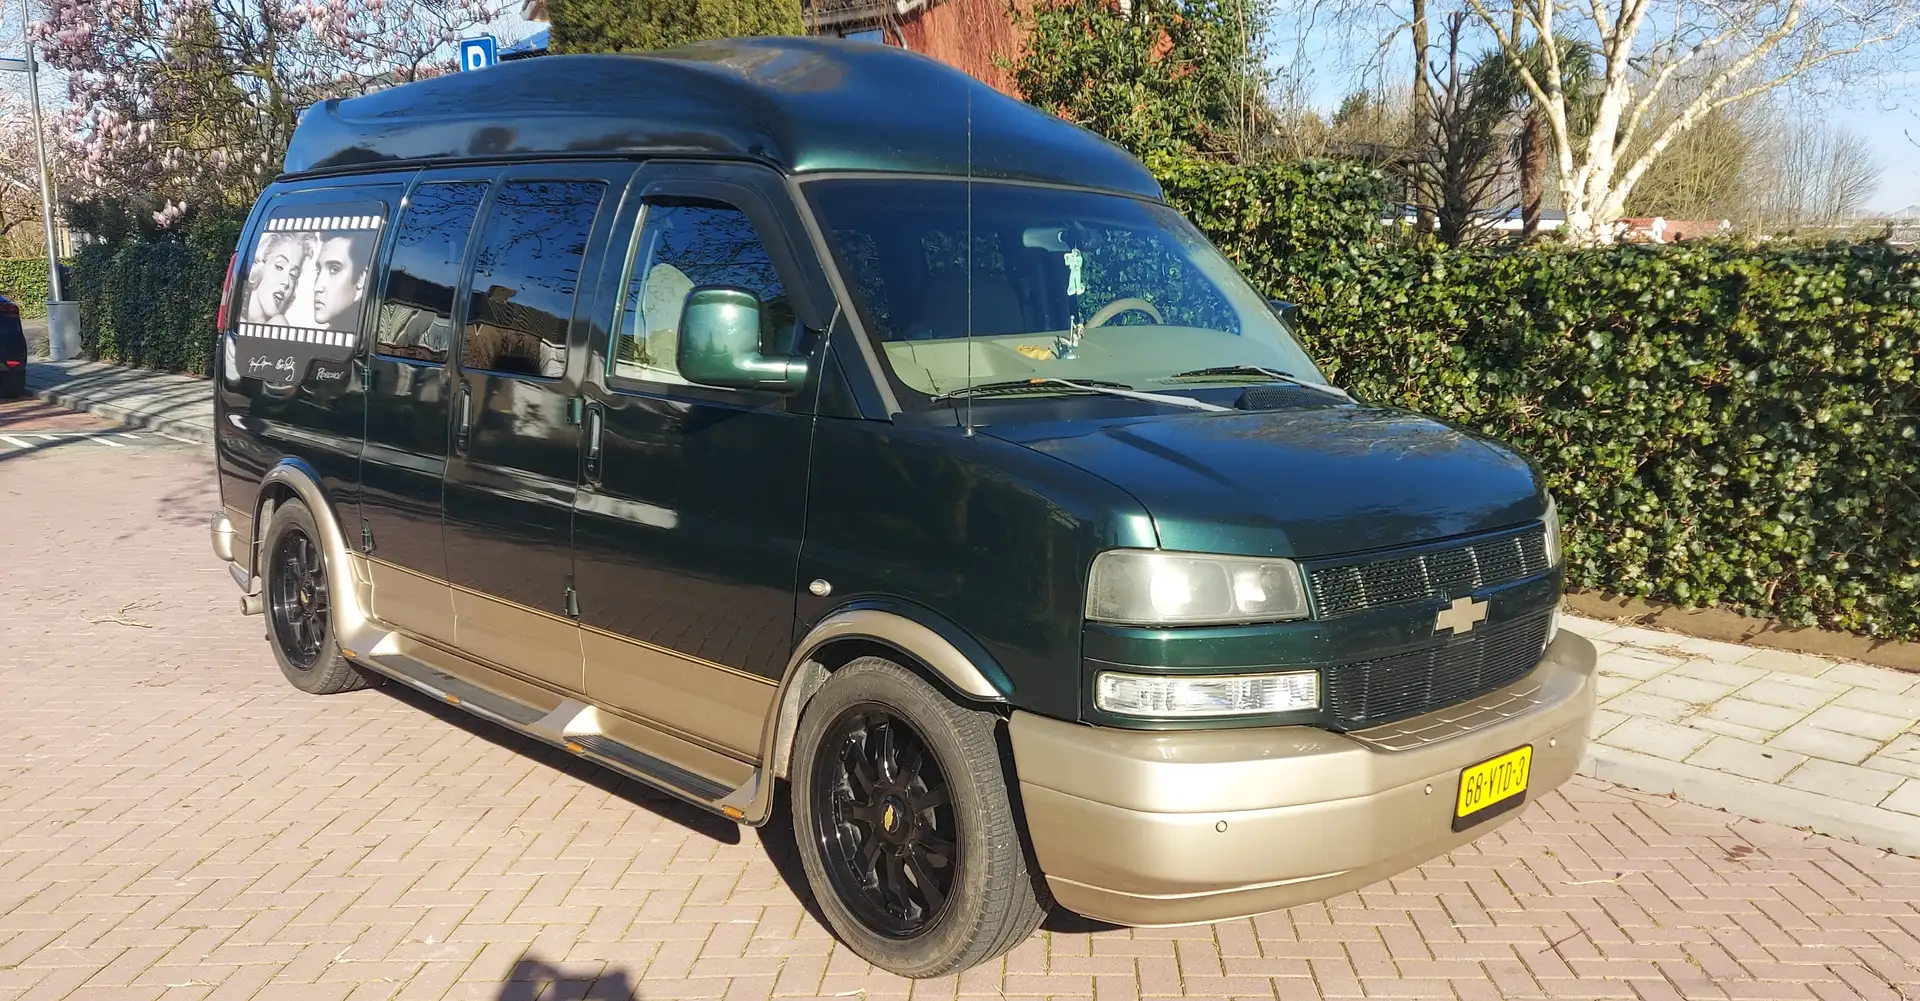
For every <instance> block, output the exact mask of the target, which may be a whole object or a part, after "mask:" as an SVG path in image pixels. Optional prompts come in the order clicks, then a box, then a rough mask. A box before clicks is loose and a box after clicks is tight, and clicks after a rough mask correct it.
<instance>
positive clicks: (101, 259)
mask: <svg viewBox="0 0 1920 1001" xmlns="http://www.w3.org/2000/svg"><path fill="white" fill-rule="evenodd" d="M231 228H232V227H231V226H225V227H222V228H221V229H220V230H219V232H218V233H213V234H208V238H207V239H201V238H199V237H200V234H199V233H198V232H195V233H193V234H190V235H189V236H188V237H186V238H181V237H171V236H170V237H166V238H163V239H160V240H155V241H151V242H149V241H140V240H135V241H130V242H127V243H124V244H120V245H118V246H113V245H106V244H97V245H92V246H88V247H85V248H82V250H81V252H80V255H79V257H78V259H77V260H76V261H75V263H74V267H73V284H74V286H75V289H74V291H73V292H72V293H70V294H72V295H73V296H74V297H75V298H77V299H78V300H79V301H80V349H81V351H82V352H83V353H84V354H86V355H87V356H88V357H91V358H98V359H100V360H101V361H111V362H117V363H119V364H122V365H134V366H138V367H141V368H155V369H161V370H163V371H169V372H192V373H194V374H197V375H212V374H213V359H214V353H213V352H214V336H213V330H214V317H215V315H216V314H217V313H218V312H219V309H220V286H221V284H222V282H224V281H225V280H226V276H227V261H228V259H229V258H230V257H231V255H232V253H233V242H232V240H231V238H230V231H231ZM222 238H226V242H225V244H224V246H223V245H222V244H221V242H220V240H221V239H222Z"/></svg>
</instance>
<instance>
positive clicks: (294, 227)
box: [229, 202, 386, 386]
mask: <svg viewBox="0 0 1920 1001" xmlns="http://www.w3.org/2000/svg"><path fill="white" fill-rule="evenodd" d="M385 223H386V206H385V205H384V204H382V203H380V202H355V203H350V204H340V205H303V206H298V207H288V208H284V209H279V210H277V211H275V212H274V214H273V215H272V216H270V217H269V218H268V219H267V222H266V225H265V226H264V227H262V229H261V231H260V236H259V238H258V239H256V240H255V241H254V246H253V253H252V255H251V257H250V258H249V260H248V261H247V270H246V285H245V292H244V294H243V298H242V300H241V302H240V308H239V314H240V317H239V325H238V329H237V330H236V333H237V334H238V343H237V344H236V345H235V348H236V350H235V351H234V356H233V358H232V359H231V363H230V367H229V374H237V375H238V376H241V377H246V378H255V379H260V380H262V381H264V382H266V383H268V384H270V385H281V386H284V385H289V384H292V383H295V382H300V381H302V380H303V379H304V378H305V376H306V373H307V372H308V370H309V369H311V368H313V367H314V365H315V363H316V362H320V363H326V362H344V361H346V360H347V359H349V358H351V357H352V355H353V353H354V351H355V350H356V349H357V348H358V347H359V344H360V336H361V329H360V328H361V316H362V314H363V313H364V309H363V305H364V303H365V302H366V298H367V291H368V288H367V286H368V283H369V275H370V272H371V271H372V267H371V265H372V263H373V252H374V248H375V246H376V245H377V244H378V243H379V240H380V229H381V227H382V226H383V225H385ZM321 367H327V366H325V365H324V364H323V365H322V366H321ZM234 370H237V372H235V371H234Z"/></svg>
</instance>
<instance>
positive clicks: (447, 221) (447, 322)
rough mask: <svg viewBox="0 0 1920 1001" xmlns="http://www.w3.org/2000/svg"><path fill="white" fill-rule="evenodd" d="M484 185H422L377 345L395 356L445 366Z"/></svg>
mask: <svg viewBox="0 0 1920 1001" xmlns="http://www.w3.org/2000/svg"><path fill="white" fill-rule="evenodd" d="M486 193H487V182H485V181H453V182H443V183H437V184H422V185H420V186H419V187H418V188H415V189H414V192H413V197H412V198H411V199H410V200H409V201H408V203H407V209H406V212H405V213H403V214H402V215H401V216H400V228H399V230H398V231H397V232H396V233H395V234H394V241H393V254H392V257H391V260H390V262H389V265H388V269H387V284H386V293H385V295H384V296H383V297H382V299H381V302H380V326H379V330H378V334H377V337H378V340H377V342H376V345H377V347H378V349H379V351H380V353H381V354H384V355H391V356H393V357H396V358H414V359H418V360H420V361H432V362H442V363H444V362H445V361H446V360H447V351H448V349H450V348H451V347H452V346H453V290H454V283H455V281H456V280H457V279H458V277H459V275H460V263H461V260H462V258H463V257H464V256H465V254H466V251H467V234H469V233H471V232H472V231H473V218H474V215H475V213H477V212H478V211H479V209H480V201H481V199H482V198H484V197H485V196H486Z"/></svg>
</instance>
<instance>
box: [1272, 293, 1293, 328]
mask: <svg viewBox="0 0 1920 1001" xmlns="http://www.w3.org/2000/svg"><path fill="white" fill-rule="evenodd" d="M1267 305H1268V306H1271V307H1273V315H1275V316H1277V317H1279V318H1280V322H1281V323H1284V324H1286V325H1287V326H1289V327H1298V326H1300V307H1299V306H1298V305H1297V304H1295V303H1291V302H1288V301H1286V300H1285V299H1268V300H1267Z"/></svg>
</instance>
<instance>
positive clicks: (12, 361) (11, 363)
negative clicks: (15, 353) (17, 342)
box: [7, 358, 20, 368]
mask: <svg viewBox="0 0 1920 1001" xmlns="http://www.w3.org/2000/svg"><path fill="white" fill-rule="evenodd" d="M7 367H8V368H19V367H20V359H18V358H9V359H7Z"/></svg>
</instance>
